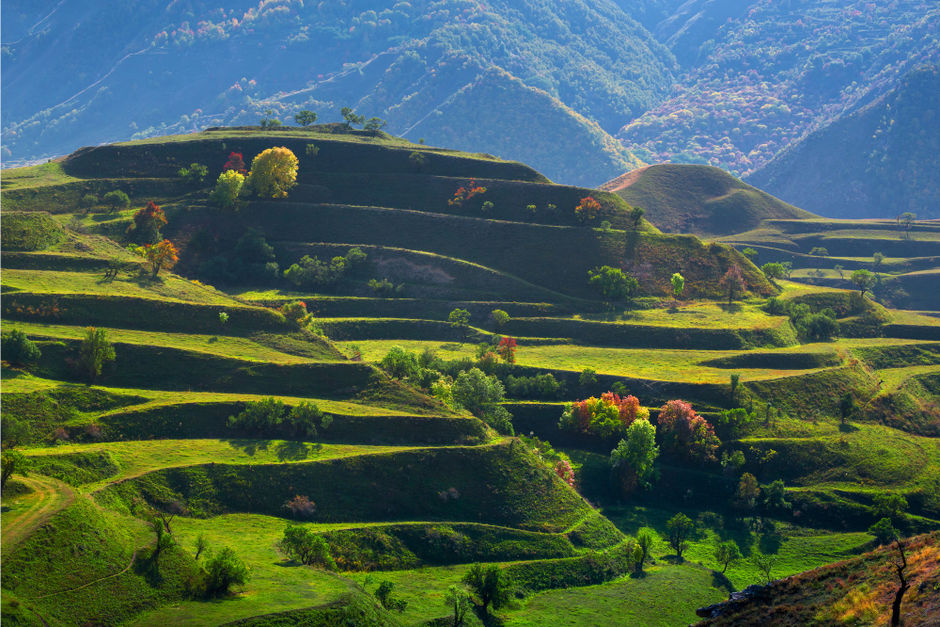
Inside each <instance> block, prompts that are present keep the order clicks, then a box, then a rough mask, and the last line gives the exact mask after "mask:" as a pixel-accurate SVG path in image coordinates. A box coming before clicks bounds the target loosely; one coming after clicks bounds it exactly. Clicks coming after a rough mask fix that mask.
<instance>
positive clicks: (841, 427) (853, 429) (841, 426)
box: [839, 423, 859, 433]
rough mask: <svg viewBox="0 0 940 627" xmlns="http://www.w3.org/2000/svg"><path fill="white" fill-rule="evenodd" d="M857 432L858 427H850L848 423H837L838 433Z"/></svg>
mask: <svg viewBox="0 0 940 627" xmlns="http://www.w3.org/2000/svg"><path fill="white" fill-rule="evenodd" d="M858 430H859V429H858V427H856V426H854V425H850V424H848V423H839V431H841V432H842V433H855V432H856V431H858Z"/></svg>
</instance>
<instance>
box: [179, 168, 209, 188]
mask: <svg viewBox="0 0 940 627" xmlns="http://www.w3.org/2000/svg"><path fill="white" fill-rule="evenodd" d="M208 174H209V168H207V167H206V166H204V165H203V164H201V163H190V164H189V167H188V168H180V169H179V170H178V171H177V173H176V175H177V176H179V177H180V178H181V179H183V180H184V181H186V182H187V183H189V184H190V185H202V182H203V181H205V180H206V175H208Z"/></svg>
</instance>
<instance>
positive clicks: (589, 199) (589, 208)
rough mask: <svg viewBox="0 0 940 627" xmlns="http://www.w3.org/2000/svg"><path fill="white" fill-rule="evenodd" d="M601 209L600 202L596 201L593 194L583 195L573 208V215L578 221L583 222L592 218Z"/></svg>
mask: <svg viewBox="0 0 940 627" xmlns="http://www.w3.org/2000/svg"><path fill="white" fill-rule="evenodd" d="M600 210H601V203H599V202H597V201H596V200H595V199H594V197H593V196H585V197H584V198H582V199H581V200H580V201H579V202H578V204H577V206H576V207H575V208H574V215H575V217H576V218H577V219H578V222H580V223H581V224H585V223H587V222H590V221H592V220H594V219H595V218H596V217H597V214H598V212H600Z"/></svg>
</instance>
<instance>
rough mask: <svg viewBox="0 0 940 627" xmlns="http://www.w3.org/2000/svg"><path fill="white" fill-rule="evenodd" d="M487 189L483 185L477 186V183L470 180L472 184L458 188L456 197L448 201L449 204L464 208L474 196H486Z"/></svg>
mask: <svg viewBox="0 0 940 627" xmlns="http://www.w3.org/2000/svg"><path fill="white" fill-rule="evenodd" d="M485 193H486V188H485V187H483V186H482V185H477V182H476V181H475V180H473V179H470V182H469V183H467V184H466V185H461V186H460V187H458V188H457V191H456V192H454V197H453V198H451V199H450V200H448V201H447V204H448V205H450V206H451V207H462V206H463V204H464V202H466V201H468V200H470V199H471V198H473V197H474V196H479V195H480V194H485Z"/></svg>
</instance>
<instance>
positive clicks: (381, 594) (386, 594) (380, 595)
mask: <svg viewBox="0 0 940 627" xmlns="http://www.w3.org/2000/svg"><path fill="white" fill-rule="evenodd" d="M394 588H395V584H394V583H392V582H391V581H383V582H382V583H380V584H379V587H378V588H376V589H375V598H377V599H378V600H379V603H381V604H382V607H384V608H385V609H387V610H395V611H397V612H404V611H405V608H407V607H408V602H407V601H404V600H402V599H396V598H395V597H393V596H392V590H393V589H394Z"/></svg>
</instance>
